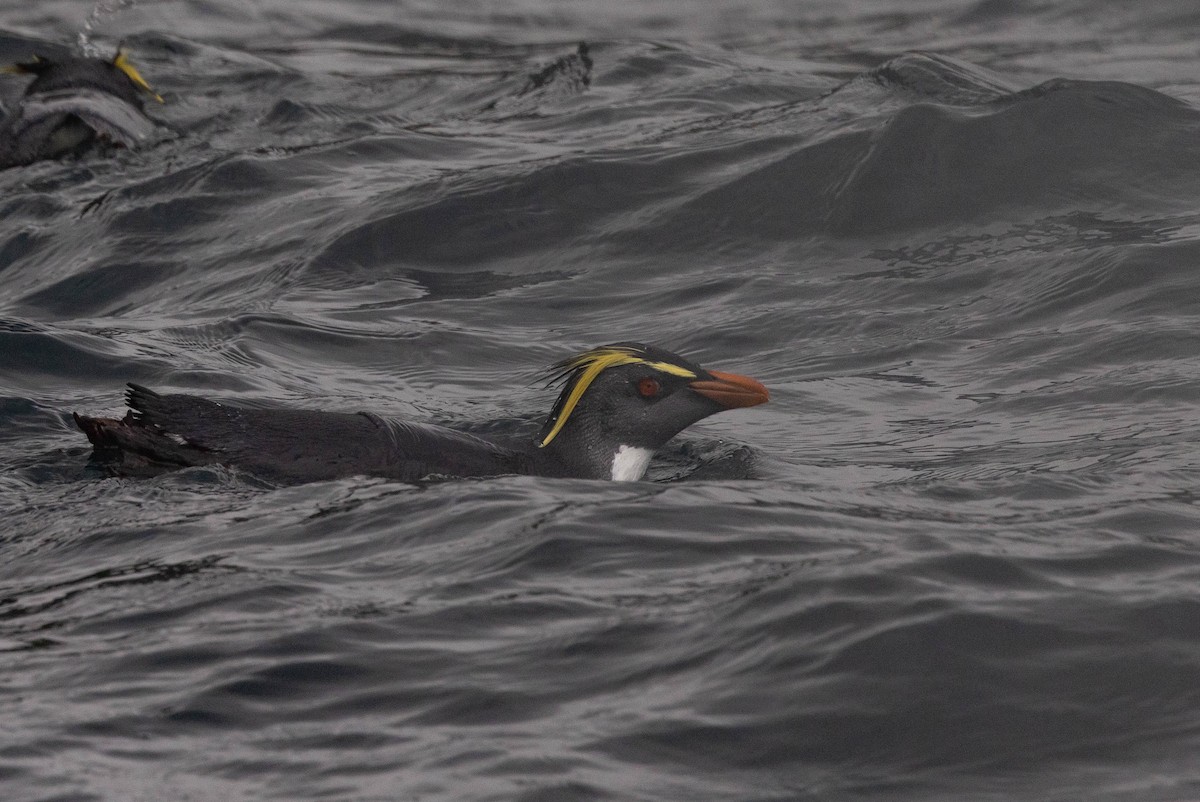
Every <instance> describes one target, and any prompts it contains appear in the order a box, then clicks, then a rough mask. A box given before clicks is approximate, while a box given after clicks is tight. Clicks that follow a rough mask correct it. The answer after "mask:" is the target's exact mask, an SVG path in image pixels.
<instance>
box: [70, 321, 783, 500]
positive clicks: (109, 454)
mask: <svg viewBox="0 0 1200 802" xmlns="http://www.w3.org/2000/svg"><path fill="white" fill-rule="evenodd" d="M549 376H550V383H549V384H548V385H547V387H548V388H549V387H553V386H555V385H556V384H559V383H561V385H562V388H561V391H560V393H559V395H558V398H557V400H556V401H555V403H554V406H553V407H552V408H551V410H550V413H549V415H548V416H547V418H546V420H545V423H544V425H543V426H542V428H541V431H540V433H539V434H538V435H537V437H536V438H534V439H533V440H532V441H529V442H525V443H518V444H506V443H501V442H499V441H496V440H493V439H489V438H487V437H484V436H480V435H475V434H471V433H467V432H463V431H458V430H456V429H451V428H449V427H445V426H439V425H434V424H428V423H418V422H412V421H406V420H399V419H395V418H384V417H380V416H378V415H375V414H372V413H369V412H325V411H316V410H303V409H288V408H266V409H262V408H247V407H241V406H236V405H233V404H226V403H222V402H219V401H213V400H210V399H207V398H202V397H199V396H194V395H179V394H159V393H157V392H155V391H153V390H151V389H149V388H146V387H143V386H141V385H137V384H130V385H128V391H127V393H126V401H127V403H128V406H129V411H128V412H127V414H126V415H125V417H124V418H122V419H119V420H118V419H115V418H100V417H89V416H86V415H81V414H79V413H75V414H74V419H75V422H76V424H77V425H78V426H79V428H80V429H81V430H82V431H83V432H84V434H86V435H87V437H88V440H89V441H91V443H92V445H93V447H94V451H93V458H94V459H95V460H96V461H97V462H98V463H100V464H101V465H103V466H105V467H106V468H107V469H108V471H109V472H110V473H112V474H115V475H130V476H146V475H155V474H158V473H161V472H164V471H169V470H175V469H179V468H183V467H187V466H194V465H211V464H222V465H228V466H233V467H236V468H238V469H241V470H245V471H248V472H250V473H253V474H256V475H260V476H262V477H263V478H266V479H268V480H273V481H278V482H283V483H302V482H312V481H322V480H328V479H337V478H341V477H346V476H355V475H366V476H378V477H385V478H389V479H397V480H400V481H406V482H412V481H417V480H419V479H423V478H427V477H480V476H499V475H505V474H526V475H534V476H548V477H574V478H581V479H607V480H615V481H637V480H639V479H641V478H642V476H643V475H644V474H645V472H646V468H647V466H648V465H649V463H650V459H651V457H652V456H653V455H654V452H655V451H656V450H658V449H659V448H661V447H662V446H663V445H664V444H666V442H667V441H668V440H670V439H671V438H672V437H674V436H675V435H676V434H678V433H679V432H681V431H683V430H684V429H686V428H687V427H688V426H690V425H692V424H693V423H695V422H696V421H699V420H701V419H703V418H706V417H708V416H709V415H713V414H715V413H717V412H722V411H724V410H730V409H739V408H742V407H752V406H756V405H758V404H762V403H765V402H766V401H767V400H768V399H769V393H768V391H767V388H766V387H764V386H763V385H762V384H761V383H760V382H758V381H756V380H754V379H751V378H749V377H746V376H740V375H738V374H736V373H725V372H722V371H717V370H707V369H705V368H703V367H701V366H700V365H697V364H696V363H695V362H691V361H689V360H687V359H685V358H684V357H682V356H679V355H678V354H674V353H671V352H670V351H667V350H665V349H662V348H658V347H655V346H651V345H645V344H642V343H633V342H622V343H615V344H612V345H605V346H601V347H599V348H593V349H590V350H588V351H584V352H582V353H579V354H576V355H574V356H572V357H570V358H568V359H565V360H563V361H561V362H559V363H557V364H556V365H554V366H553V368H551V372H550V374H549Z"/></svg>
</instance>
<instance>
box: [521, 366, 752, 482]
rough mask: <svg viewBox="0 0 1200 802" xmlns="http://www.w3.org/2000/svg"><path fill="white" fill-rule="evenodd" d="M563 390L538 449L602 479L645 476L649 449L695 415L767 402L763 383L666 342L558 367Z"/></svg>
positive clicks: (556, 372)
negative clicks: (699, 360)
mask: <svg viewBox="0 0 1200 802" xmlns="http://www.w3.org/2000/svg"><path fill="white" fill-rule="evenodd" d="M552 380H554V381H558V380H561V381H563V388H562V391H561V393H560V394H559V397H558V400H557V401H556V402H555V404H554V407H553V409H552V410H551V412H550V415H549V417H548V418H547V419H546V423H545V425H544V426H543V427H542V431H541V433H540V434H539V436H538V440H537V447H538V448H539V449H540V450H544V451H552V452H553V453H554V454H555V456H556V457H557V459H558V460H560V461H562V462H564V463H567V464H570V465H574V466H575V467H576V470H575V471H574V472H575V473H578V474H580V475H588V476H595V477H597V478H601V477H603V478H614V479H638V478H641V474H642V472H644V470H645V467H646V464H647V463H648V462H649V458H650V455H651V454H652V453H653V452H654V451H655V450H657V449H658V448H660V447H662V446H663V445H664V444H666V442H667V441H668V440H670V439H671V438H672V437H674V436H675V435H676V434H678V433H679V432H681V431H683V430H684V429H686V428H687V427H688V426H690V425H692V424H693V423H695V422H696V421H699V420H701V419H703V418H706V417H708V416H709V415H713V414H715V413H717V412H721V411H722V410H727V409H736V408H738V407H750V406H755V405H757V404H762V403H764V402H766V401H767V400H768V397H769V394H768V392H767V389H766V387H764V386H763V385H762V384H761V383H759V382H757V381H755V380H754V379H751V378H748V377H746V376H739V375H738V374H735V373H724V372H721V371H710V370H706V369H705V368H702V367H701V366H699V365H697V364H696V363H694V362H691V361H690V360H687V359H685V358H683V357H682V356H679V355H678V354H674V353H671V352H670V351H666V350H664V349H661V348H656V347H654V346H649V345H644V344H641V343H628V342H627V343H616V344H614V345H606V346H603V347H600V348H594V349H592V350H590V351H585V352H584V353H581V354H578V355H576V356H574V357H571V358H570V359H567V360H564V361H563V362H560V363H559V364H557V365H556V366H555V367H554V375H553V378H552Z"/></svg>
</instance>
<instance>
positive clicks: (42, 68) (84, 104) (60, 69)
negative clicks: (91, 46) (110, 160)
mask: <svg viewBox="0 0 1200 802" xmlns="http://www.w3.org/2000/svg"><path fill="white" fill-rule="evenodd" d="M4 71H5V72H9V73H16V74H20V75H32V76H34V78H33V81H32V82H30V84H29V86H27V87H26V88H25V93H24V94H23V95H22V96H21V99H20V101H19V102H18V104H17V106H16V108H15V109H13V111H12V113H11V114H9V115H8V116H7V117H6V118H5V119H4V122H3V123H2V124H0V169H3V168H7V167H15V166H18V165H24V164H31V163H32V162H35V161H39V160H42V159H57V158H61V157H63V156H77V155H80V154H82V153H83V152H85V151H87V150H88V149H89V148H91V147H94V146H95V145H97V144H98V143H110V144H114V145H119V146H122V147H127V148H132V147H135V146H137V145H139V144H141V143H142V142H145V141H146V140H148V139H149V138H150V137H151V136H152V135H153V134H154V132H155V130H156V125H155V123H154V121H153V120H151V119H150V118H149V117H147V116H146V113H145V111H144V110H143V106H142V99H143V97H144V96H145V95H147V94H149V95H151V96H153V97H155V98H157V99H158V100H159V101H161V100H162V98H159V97H158V95H155V94H154V92H153V91H152V90H151V89H150V87H149V86H148V85H147V84H146V82H145V80H143V79H142V76H141V75H139V74H138V72H137V70H136V69H134V68H133V65H131V64H130V63H129V61H128V60H127V59H126V57H125V53H124V51H118V52H117V55H116V56H115V57H113V58H112V59H111V60H105V59H99V58H88V57H82V56H66V57H60V58H57V59H53V60H51V59H46V58H41V57H35V58H34V60H33V61H30V62H27V63H23V64H15V65H12V66H11V67H7V68H5V70H4Z"/></svg>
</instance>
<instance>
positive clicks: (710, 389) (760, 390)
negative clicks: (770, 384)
mask: <svg viewBox="0 0 1200 802" xmlns="http://www.w3.org/2000/svg"><path fill="white" fill-rule="evenodd" d="M708 373H709V375H710V376H712V377H713V380H712V381H709V380H708V379H697V380H696V381H694V382H690V383H689V384H688V387H691V388H692V389H693V390H695V391H696V392H698V393H699V394H700V395H702V396H704V397H705V398H711V399H712V400H713V401H716V402H717V403H718V404H720V405H721V406H723V407H725V408H726V409H737V408H738V407H754V406H758V405H759V404H765V403H766V402H767V400H768V399H770V397H771V394H770V393H768V392H767V388H766V387H763V385H762V382H758V381H755V380H754V379H751V378H750V377H749V376H739V375H738V374H736V373H722V372H721V371H719V370H710V371H709V372H708Z"/></svg>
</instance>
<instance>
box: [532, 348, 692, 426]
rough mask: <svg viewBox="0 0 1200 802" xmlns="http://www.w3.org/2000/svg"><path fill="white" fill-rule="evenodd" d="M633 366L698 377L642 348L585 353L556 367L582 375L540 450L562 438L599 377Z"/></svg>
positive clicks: (597, 350) (572, 385)
mask: <svg viewBox="0 0 1200 802" xmlns="http://www.w3.org/2000/svg"><path fill="white" fill-rule="evenodd" d="M633 364H642V365H647V366H649V367H652V368H654V369H655V370H660V371H662V372H663V373H669V374H671V375H672V376H681V377H683V378H687V379H694V378H696V373H695V372H694V371H692V370H688V369H687V368H685V367H683V366H681V365H675V364H672V363H670V362H662V361H657V360H654V361H652V360H649V359H646V358H645V357H643V356H641V355H640V354H639V352H638V349H636V348H633V347H626V346H620V345H609V346H604V347H603V348H594V349H592V350H591V351H585V352H583V353H582V354H579V355H577V356H574V357H572V358H570V359H568V360H566V361H564V362H561V363H559V364H558V365H557V366H556V367H558V368H559V369H561V370H562V371H563V373H564V374H565V373H570V372H572V371H578V374H577V375H576V376H575V377H574V378H573V379H571V380H570V384H569V388H570V389H569V391H568V392H567V393H566V395H565V398H563V399H562V400H561V402H560V405H559V406H558V407H557V409H556V410H555V412H556V414H555V418H554V425H553V426H552V427H551V429H550V431H549V432H548V433H547V434H546V436H545V437H543V438H542V441H541V442H540V443H538V448H545V447H546V446H547V445H549V444H550V441H551V440H553V439H554V438H555V437H557V436H558V433H559V432H561V431H562V428H563V427H564V426H566V425H567V419H568V418H570V417H571V413H572V412H574V411H575V406H576V405H577V404H578V403H579V399H580V398H583V394H584V393H586V392H587V389H588V388H589V387H590V386H591V385H592V382H594V381H595V380H596V377H597V376H599V375H600V374H601V373H603V372H604V371H606V370H608V369H609V368H615V367H617V366H618V365H633ZM560 375H562V374H560Z"/></svg>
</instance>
